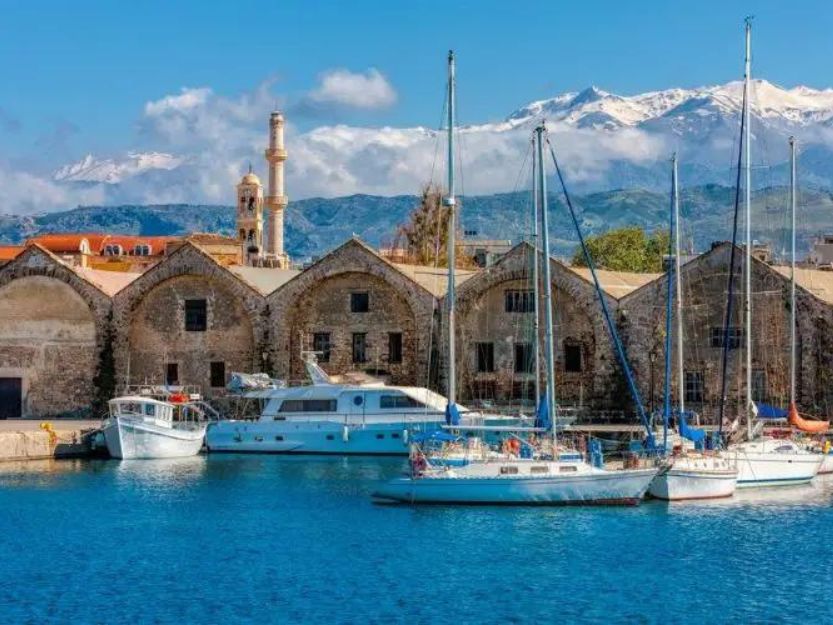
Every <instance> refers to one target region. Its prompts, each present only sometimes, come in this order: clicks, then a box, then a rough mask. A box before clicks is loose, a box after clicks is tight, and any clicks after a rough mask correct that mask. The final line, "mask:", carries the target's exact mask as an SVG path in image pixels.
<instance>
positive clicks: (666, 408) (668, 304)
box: [662, 153, 677, 453]
mask: <svg viewBox="0 0 833 625" xmlns="http://www.w3.org/2000/svg"><path fill="white" fill-rule="evenodd" d="M671 162H672V164H673V165H672V169H671V205H670V206H669V207H668V220H669V223H668V256H669V258H668V270H667V271H666V274H665V275H666V292H667V295H666V298H665V384H664V387H663V402H662V447H663V452H665V453H667V451H668V422H669V421H670V419H671V351H672V350H671V335H672V334H673V332H672V329H671V328H672V325H671V324H672V321H673V320H672V319H671V317H672V312H671V311H672V306H673V299H674V285H673V282H672V278H673V277H674V270H675V265H672V264H671V258H670V256H671V254H673V253H674V200H675V192H676V189H675V185H674V171H675V170H676V168H677V154H676V153H674V154H673V155H672V156H671Z"/></svg>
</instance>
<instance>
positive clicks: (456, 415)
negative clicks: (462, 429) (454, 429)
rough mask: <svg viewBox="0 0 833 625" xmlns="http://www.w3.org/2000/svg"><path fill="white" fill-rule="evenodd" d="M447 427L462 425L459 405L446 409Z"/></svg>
mask: <svg viewBox="0 0 833 625" xmlns="http://www.w3.org/2000/svg"><path fill="white" fill-rule="evenodd" d="M445 422H446V425H460V409H459V408H457V404H452V403H450V402H449V404H448V405H447V406H446V407H445Z"/></svg>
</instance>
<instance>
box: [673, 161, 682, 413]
mask: <svg viewBox="0 0 833 625" xmlns="http://www.w3.org/2000/svg"><path fill="white" fill-rule="evenodd" d="M672 164H673V169H672V172H671V175H672V177H673V185H674V234H673V235H672V236H673V237H674V277H675V279H676V280H675V281H676V283H677V375H678V378H677V393H678V395H679V400H678V401H679V406H680V414H682V413H683V412H684V411H685V379H684V377H685V373H684V369H683V367H684V365H683V362H684V359H683V280H682V276H681V274H680V266H681V265H682V263H681V261H680V182H679V178H678V176H677V154H676V153H674V158H673V160H672Z"/></svg>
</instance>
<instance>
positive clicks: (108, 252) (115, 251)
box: [104, 244, 124, 256]
mask: <svg viewBox="0 0 833 625" xmlns="http://www.w3.org/2000/svg"><path fill="white" fill-rule="evenodd" d="M123 253H124V250H123V249H122V247H121V245H118V244H116V245H105V246H104V255H105V256H121V255H122V254H123Z"/></svg>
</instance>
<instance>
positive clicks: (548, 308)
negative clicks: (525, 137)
mask: <svg viewBox="0 0 833 625" xmlns="http://www.w3.org/2000/svg"><path fill="white" fill-rule="evenodd" d="M544 132H545V128H544V125H543V124H541V125H540V126H538V127H537V128H536V129H535V138H536V141H537V146H536V147H537V150H536V151H537V156H538V196H539V198H540V199H539V202H538V205H539V206H540V209H541V253H542V262H543V265H544V301H543V306H544V336H545V344H544V353H545V356H546V365H545V366H546V370H545V373H546V376H547V394H546V401H547V403H546V408H547V419H548V421H549V427H550V428H552V439H553V445H555V440H556V433H555V355H554V347H553V332H552V279H551V277H550V262H549V259H550V254H549V249H550V236H549V219H548V217H547V177H546V175H545V172H544ZM554 451H555V450H553V452H554Z"/></svg>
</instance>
